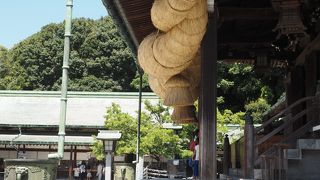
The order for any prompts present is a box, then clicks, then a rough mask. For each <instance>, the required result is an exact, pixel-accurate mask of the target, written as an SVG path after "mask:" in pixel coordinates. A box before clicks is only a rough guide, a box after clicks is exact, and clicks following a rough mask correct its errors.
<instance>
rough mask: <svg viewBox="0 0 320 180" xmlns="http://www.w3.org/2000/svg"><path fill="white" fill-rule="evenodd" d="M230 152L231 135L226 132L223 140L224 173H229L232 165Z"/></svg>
mask: <svg viewBox="0 0 320 180" xmlns="http://www.w3.org/2000/svg"><path fill="white" fill-rule="evenodd" d="M230 154H231V153H230V143H229V137H228V134H226V135H225V137H224V142H223V174H225V175H229V168H230V167H231V165H230V164H231V158H230Z"/></svg>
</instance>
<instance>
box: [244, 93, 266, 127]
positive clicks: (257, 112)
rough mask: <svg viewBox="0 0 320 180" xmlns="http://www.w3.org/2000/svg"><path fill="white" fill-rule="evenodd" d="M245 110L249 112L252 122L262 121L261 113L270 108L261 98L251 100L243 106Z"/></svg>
mask: <svg viewBox="0 0 320 180" xmlns="http://www.w3.org/2000/svg"><path fill="white" fill-rule="evenodd" d="M245 108H246V111H247V112H249V113H250V114H251V116H252V118H253V122H254V123H258V124H259V123H262V118H263V116H262V115H263V113H264V112H266V111H268V110H269V109H270V105H269V104H268V103H267V101H266V100H265V99H263V98H259V99H257V100H255V101H251V102H250V103H249V104H247V105H246V106H245Z"/></svg>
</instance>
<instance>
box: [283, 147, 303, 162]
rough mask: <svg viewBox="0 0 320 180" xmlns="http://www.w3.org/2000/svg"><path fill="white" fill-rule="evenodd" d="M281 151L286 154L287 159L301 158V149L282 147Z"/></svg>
mask: <svg viewBox="0 0 320 180" xmlns="http://www.w3.org/2000/svg"><path fill="white" fill-rule="evenodd" d="M283 151H284V152H285V154H286V155H287V159H292V160H301V159H302V153H301V149H284V150H283Z"/></svg>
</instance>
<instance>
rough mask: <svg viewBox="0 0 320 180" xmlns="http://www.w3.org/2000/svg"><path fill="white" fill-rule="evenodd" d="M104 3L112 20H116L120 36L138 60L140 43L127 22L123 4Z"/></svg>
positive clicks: (105, 0) (107, 1)
mask: <svg viewBox="0 0 320 180" xmlns="http://www.w3.org/2000/svg"><path fill="white" fill-rule="evenodd" d="M102 3H103V4H104V6H105V7H106V9H107V11H108V13H109V15H110V16H111V18H112V19H113V20H114V23H115V24H116V26H117V27H118V28H119V31H120V34H121V35H122V36H123V37H124V38H125V39H126V42H127V44H128V46H129V48H130V49H131V51H132V53H133V54H134V58H135V59H136V57H137V47H138V46H139V43H138V41H137V39H136V37H135V36H134V33H133V31H132V29H131V26H130V24H129V22H128V21H127V18H126V16H125V14H124V11H123V9H122V7H121V4H120V3H119V1H118V0H102ZM137 64H138V63H137Z"/></svg>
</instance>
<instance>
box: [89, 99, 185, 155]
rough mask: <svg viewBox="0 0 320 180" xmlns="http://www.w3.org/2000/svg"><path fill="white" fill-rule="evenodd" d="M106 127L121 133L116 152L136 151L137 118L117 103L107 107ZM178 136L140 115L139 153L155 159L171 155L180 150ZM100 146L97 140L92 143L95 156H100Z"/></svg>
mask: <svg viewBox="0 0 320 180" xmlns="http://www.w3.org/2000/svg"><path fill="white" fill-rule="evenodd" d="M105 123H106V128H107V129H110V130H119V131H121V133H122V137H121V139H120V140H119V141H118V143H117V149H116V153H117V154H130V153H135V152H136V140H137V137H136V136H137V133H136V131H137V119H136V118H134V117H132V116H130V115H129V114H128V113H125V112H122V111H121V108H120V106H119V105H117V104H112V106H111V107H109V108H107V115H106V121H105ZM179 142H180V138H179V136H177V135H175V134H174V132H173V131H172V130H166V129H163V128H162V127H161V124H159V123H158V122H157V121H153V120H152V117H151V116H149V115H148V114H147V113H145V112H143V113H142V116H141V146H140V153H142V154H148V155H151V156H152V157H153V158H155V159H156V160H158V161H159V160H160V159H159V158H160V156H165V157H172V155H174V154H177V153H179V152H180V146H179ZM99 149H101V146H100V144H99V143H98V142H96V143H95V144H94V147H93V153H95V154H96V155H97V157H102V155H101V153H102V151H101V150H99Z"/></svg>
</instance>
